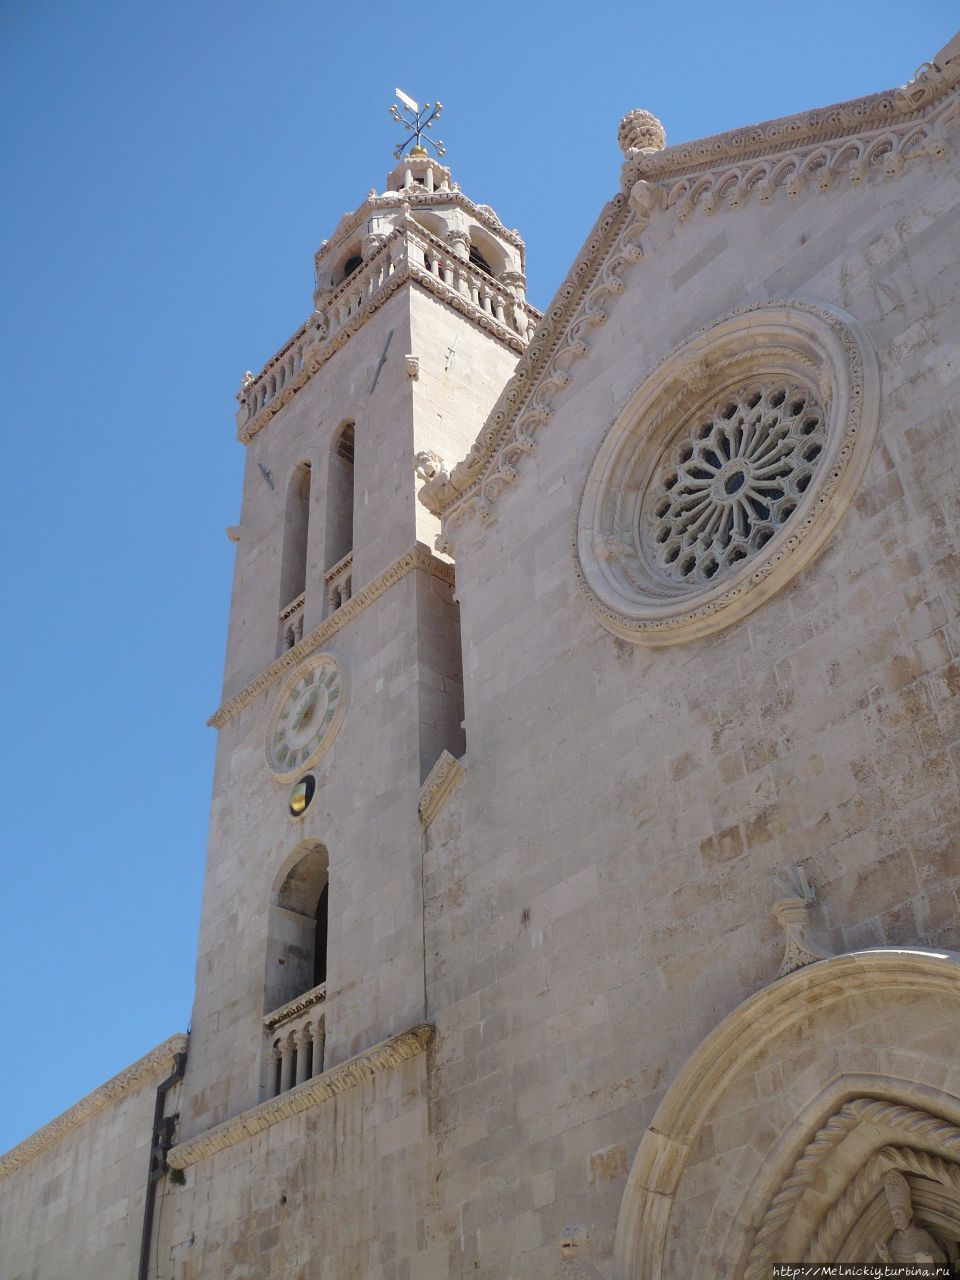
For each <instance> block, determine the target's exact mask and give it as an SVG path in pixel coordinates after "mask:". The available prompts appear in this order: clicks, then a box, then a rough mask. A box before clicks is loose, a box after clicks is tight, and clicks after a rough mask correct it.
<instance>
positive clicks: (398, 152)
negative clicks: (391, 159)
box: [390, 89, 447, 160]
mask: <svg viewBox="0 0 960 1280" xmlns="http://www.w3.org/2000/svg"><path fill="white" fill-rule="evenodd" d="M396 95H397V97H398V98H399V99H400V101H401V102H402V103H403V109H402V110H401V108H400V107H398V106H397V104H396V103H393V105H392V106H391V107H390V114H391V115H392V116H393V118H394V120H396V121H397V123H398V124H402V125H403V127H404V128H405V129H409V131H410V136H409V138H404V140H403V142H398V143H397V145H396V146H395V147H394V149H393V154H394V155H395V156H396V157H397V159H398V160H399V159H400V157H401V156H402V155H403V153H404V151H406V149H407V147H409V146H410V143H411V142H412V143H413V146H412V147H410V154H411V155H413V153H414V152H422V153H423V154H426V150H427V149H426V147H425V146H424V145H423V144H424V143H425V142H429V144H430V146H431V147H433V149H434V151H435V152H436V153H437V155H438V156H442V155H445V154H446V150H447V148H446V147H445V146H444V145H443V143H442V142H434V140H433V139H432V138H427V137H425V136H424V131H425V130H426V129H432V128H433V122H434V120H436V119H437V117H438V116H439V115H440V112H441V111H442V110H443V103H442V102H435V103H433V104H432V105H431V104H430V103H429V102H425V103H424V104H423V107H422V108H421V106H420V104H419V103H418V102H414V100H413V99H412V98H409V97H407V95H406V94H405V93H404V92H403V90H402V89H397V90H396Z"/></svg>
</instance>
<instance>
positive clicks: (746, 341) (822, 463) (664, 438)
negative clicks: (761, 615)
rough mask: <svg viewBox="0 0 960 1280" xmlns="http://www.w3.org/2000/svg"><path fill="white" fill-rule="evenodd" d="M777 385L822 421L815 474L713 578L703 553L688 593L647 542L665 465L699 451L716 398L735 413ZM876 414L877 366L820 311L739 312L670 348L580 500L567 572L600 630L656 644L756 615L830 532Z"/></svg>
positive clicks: (863, 344) (867, 345)
mask: <svg viewBox="0 0 960 1280" xmlns="http://www.w3.org/2000/svg"><path fill="white" fill-rule="evenodd" d="M777 385H780V386H783V387H787V388H790V389H791V392H792V393H795V394H796V395H798V396H800V397H804V396H805V397H806V398H807V399H808V401H809V404H810V405H811V406H815V407H816V412H817V413H818V414H819V415H820V418H821V420H820V422H819V424H818V427H817V433H816V438H817V443H818V445H819V452H818V454H817V457H816V465H815V467H812V468H809V469H808V471H807V475H806V483H805V484H804V487H803V490H802V492H798V493H796V494H795V495H793V497H794V498H795V505H793V506H792V507H791V509H790V513H789V518H785V519H783V520H782V521H781V522H780V523H779V524H778V525H776V527H774V528H773V529H772V530H771V531H770V533H769V534H768V536H767V538H766V540H765V541H764V542H763V545H761V546H757V545H755V544H756V542H757V541H758V540H757V539H753V544H754V545H752V546H751V548H750V554H748V555H746V556H744V557H743V558H742V560H740V562H739V563H737V564H735V565H725V566H724V567H723V571H722V572H720V573H716V574H715V575H709V574H705V573H704V572H702V564H703V562H704V559H705V555H701V556H700V560H699V562H698V565H697V567H696V569H695V570H694V571H693V572H692V573H691V574H690V577H689V580H688V581H686V580H683V579H682V578H678V575H677V574H676V573H671V572H665V571H664V565H663V564H662V563H660V562H659V561H660V560H661V559H662V557H658V556H657V554H656V547H655V546H654V545H653V543H652V542H651V538H652V537H653V535H654V534H655V533H656V532H657V531H658V530H659V531H660V532H662V530H660V529H659V526H658V525H657V524H656V521H655V520H651V519H650V516H649V512H650V508H651V505H652V502H655V500H656V493H655V489H656V486H657V485H658V484H661V485H662V483H663V476H664V474H665V470H669V464H670V461H671V459H672V458H673V456H674V455H676V458H677V459H679V458H681V456H682V455H683V454H684V453H686V451H687V450H686V447H685V446H686V445H687V442H689V443H690V444H692V445H693V447H694V449H695V448H696V447H697V433H698V431H700V430H702V429H703V425H704V423H705V422H707V421H710V420H711V418H713V419H714V420H716V417H717V414H718V413H719V412H720V411H721V410H722V408H723V402H724V399H725V398H729V400H730V401H731V402H738V403H739V401H740V400H742V399H743V397H744V396H747V395H748V394H749V393H750V390H751V388H758V387H766V388H771V387H775V386H777ZM879 406H880V371H879V365H878V362H877V357H876V354H875V352H874V349H873V345H872V343H871V341H870V338H869V336H868V335H867V332H866V330H865V329H864V327H863V326H862V325H861V324H860V323H859V322H858V321H856V320H855V319H854V318H853V317H852V316H849V315H847V314H845V313H844V312H842V311H840V310H839V309H837V308H833V307H830V306H828V305H825V304H822V303H816V304H815V303H811V302H805V301H799V300H788V301H777V302H770V303H761V304H757V305H755V306H751V307H744V308H740V309H738V310H737V311H734V312H731V313H730V314H728V315H726V316H724V317H723V318H721V319H720V320H717V321H716V322H715V323H713V324H711V325H709V326H708V327H707V328H705V329H703V330H701V331H700V332H699V333H697V334H696V335H694V336H693V337H692V338H690V339H688V340H687V341H685V342H683V343H682V344H681V345H680V346H678V347H677V348H675V349H674V351H672V352H671V353H670V355H668V356H667V357H666V359H665V360H663V361H661V363H660V364H659V365H658V366H657V367H656V368H655V369H654V370H653V371H652V372H651V373H650V374H649V376H648V377H647V378H645V379H644V381H643V382H642V383H641V385H640V386H639V387H638V388H637V390H636V391H635V392H634V393H633V394H632V395H631V396H630V398H629V400H628V401H627V403H626V404H625V405H624V407H623V409H622V410H621V412H620V413H619V414H618V416H617V418H616V420H615V421H614V423H613V425H612V426H611V428H610V430H609V431H608V432H607V434H606V436H605V438H604V440H603V442H602V444H601V446H600V449H599V450H598V452H597V455H596V457H595V459H594V462H593V465H592V467H591V469H590V473H589V475H588V478H587V481H586V484H585V485H584V489H583V492H582V494H581V498H580V506H579V511H578V516H577V528H576V571H577V576H578V579H579V582H580V587H581V591H582V593H583V595H584V597H585V598H586V600H587V602H588V603H589V605H590V606H591V608H592V609H593V610H594V612H595V613H596V614H597V616H598V618H599V620H600V622H601V623H602V624H603V625H604V626H605V627H606V628H607V629H608V630H609V631H612V632H613V633H614V634H615V635H617V636H620V637H621V638H623V639H626V640H629V641H632V642H634V643H638V644H644V645H652V646H662V645H668V644H676V643H681V642H685V641H690V640H695V639H698V638H700V637H702V636H705V635H708V634H709V633H711V632H713V631H716V630H718V629H720V628H721V627H726V626H729V625H731V624H732V623H734V622H736V621H738V620H740V619H741V618H743V617H744V616H746V615H747V614H748V613H750V612H752V611H753V610H754V609H756V608H757V607H758V606H759V605H761V604H763V603H764V601H766V600H768V599H769V598H770V597H771V596H772V595H773V594H774V593H775V592H777V591H779V590H780V588H781V587H783V586H784V585H785V584H786V583H787V582H788V581H790V579H792V578H793V577H794V576H795V575H796V574H797V573H799V572H800V570H801V569H802V568H803V567H804V566H805V565H806V564H808V563H809V562H810V560H811V559H812V558H813V557H814V556H815V555H816V553H817V552H818V551H819V550H820V548H821V547H822V546H823V544H824V542H825V541H826V540H827V538H829V536H830V535H831V533H832V532H833V530H834V529H835V528H836V526H837V523H838V522H839V520H840V519H841V517H842V516H843V513H844V511H845V510H846V508H847V506H848V505H849V503H850V501H851V499H852V498H853V496H854V495H855V493H856V492H857V489H858V487H859V484H860V482H861V480H862V478H863V474H864V471H865V469H866V465H867V461H868V458H869V455H870V449H871V445H872V443H873V440H874V438H875V436H876V431H877V424H878V419H879ZM741 407H742V406H741ZM719 461H720V462H721V463H722V464H723V466H724V467H725V468H726V469H727V470H729V469H730V467H731V466H732V460H731V461H730V462H728V461H727V460H726V459H723V458H721V459H720V460H719ZM724 474H725V472H724ZM708 568H709V565H708ZM713 576H715V577H716V581H713V580H712V577H713Z"/></svg>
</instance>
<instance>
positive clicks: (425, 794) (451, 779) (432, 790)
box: [420, 751, 465, 827]
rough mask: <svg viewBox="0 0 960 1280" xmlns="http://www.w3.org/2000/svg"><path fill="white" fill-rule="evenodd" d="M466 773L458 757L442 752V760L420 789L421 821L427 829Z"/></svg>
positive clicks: (439, 760) (438, 761) (434, 767)
mask: <svg viewBox="0 0 960 1280" xmlns="http://www.w3.org/2000/svg"><path fill="white" fill-rule="evenodd" d="M464 772H465V770H464V767H463V765H462V764H461V763H460V761H459V760H458V759H457V758H456V756H452V755H451V754H450V752H449V751H441V752H440V758H439V759H438V760H437V763H436V764H435V765H434V766H433V768H432V769H431V770H430V772H429V773H428V774H427V776H426V779H425V780H424V783H423V786H422V787H421V788H420V821H421V822H422V823H423V825H424V826H425V827H428V826H429V825H430V823H431V822H432V821H433V819H434V818H435V817H436V816H437V813H438V812H439V810H440V806H441V805H442V804H443V802H444V800H446V798H447V796H448V795H449V794H450V792H451V791H452V790H453V788H454V787H455V786H456V784H457V782H458V781H459V780H460V779H461V778H462V777H463V775H464Z"/></svg>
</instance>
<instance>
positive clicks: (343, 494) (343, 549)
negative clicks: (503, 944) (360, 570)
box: [324, 418, 356, 613]
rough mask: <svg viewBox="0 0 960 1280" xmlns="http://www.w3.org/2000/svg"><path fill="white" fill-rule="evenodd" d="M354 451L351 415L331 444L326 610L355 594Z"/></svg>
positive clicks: (325, 565)
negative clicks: (353, 588)
mask: <svg viewBox="0 0 960 1280" xmlns="http://www.w3.org/2000/svg"><path fill="white" fill-rule="evenodd" d="M355 453H356V424H355V423H354V421H353V419H352V418H348V419H346V420H345V421H344V422H342V423H341V424H340V426H339V427H338V428H337V430H336V431H335V433H334V436H333V440H332V442H331V445H330V457H329V462H328V472H327V524H326V550H325V555H324V562H325V563H324V587H325V591H326V602H325V609H324V612H325V613H333V612H334V611H335V610H337V609H339V608H340V606H341V605H342V604H346V602H347V601H348V600H349V599H350V596H351V595H352V593H353V592H352V584H353V512H354V489H355V480H354V458H355Z"/></svg>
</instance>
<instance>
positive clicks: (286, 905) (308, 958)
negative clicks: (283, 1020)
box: [264, 840, 329, 1013]
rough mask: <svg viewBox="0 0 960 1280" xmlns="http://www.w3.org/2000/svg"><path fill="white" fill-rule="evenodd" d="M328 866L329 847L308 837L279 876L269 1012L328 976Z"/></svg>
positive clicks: (270, 937)
mask: <svg viewBox="0 0 960 1280" xmlns="http://www.w3.org/2000/svg"><path fill="white" fill-rule="evenodd" d="M328 867H329V858H328V854H327V850H326V847H325V846H324V845H323V844H321V843H320V842H319V841H318V840H308V841H304V843H303V844H300V845H298V846H297V848H296V849H295V850H294V851H293V853H292V854H291V855H290V857H289V858H288V859H287V860H286V862H285V863H284V867H283V868H282V870H281V873H280V875H279V876H278V877H277V880H276V882H275V885H274V891H273V894H272V897H271V903H270V913H269V917H270V918H269V924H268V928H267V973H266V983H265V991H264V1012H265V1013H269V1012H271V1010H273V1009H278V1008H279V1007H280V1006H281V1005H284V1004H287V1003H288V1002H289V1001H291V1000H294V999H296V997H297V996H301V995H303V994H304V993H305V992H307V991H310V990H312V989H313V988H314V987H316V986H318V985H319V984H320V983H322V982H325V981H326V977H327V931H328V920H329V892H328V881H327V874H328Z"/></svg>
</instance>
